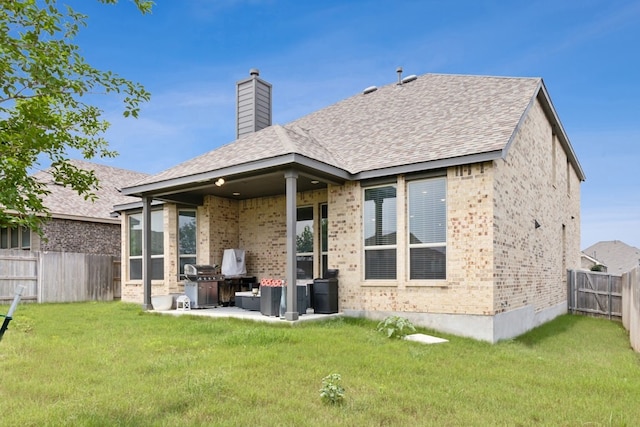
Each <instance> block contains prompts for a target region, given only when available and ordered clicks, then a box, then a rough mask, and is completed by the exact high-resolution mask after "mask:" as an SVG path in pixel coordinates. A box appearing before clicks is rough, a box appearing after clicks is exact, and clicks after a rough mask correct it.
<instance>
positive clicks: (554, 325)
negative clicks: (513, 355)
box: [513, 314, 585, 347]
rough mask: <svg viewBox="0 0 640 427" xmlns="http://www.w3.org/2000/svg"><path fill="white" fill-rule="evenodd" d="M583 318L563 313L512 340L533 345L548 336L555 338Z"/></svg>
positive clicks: (529, 345) (538, 343)
mask: <svg viewBox="0 0 640 427" xmlns="http://www.w3.org/2000/svg"><path fill="white" fill-rule="evenodd" d="M584 319H585V318H584V317H582V316H577V315H573V314H564V315H562V316H558V317H556V318H555V319H553V320H552V321H550V322H547V323H545V324H543V325H540V326H538V327H537V328H534V329H532V330H530V331H529V332H526V333H524V334H522V335H520V336H519V337H516V338H514V339H513V341H514V342H518V343H521V344H524V345H526V346H528V347H535V346H537V345H540V344H541V343H543V342H544V341H546V340H548V339H549V338H557V337H558V336H559V335H562V334H565V333H567V332H568V331H569V330H570V329H572V328H573V327H574V326H576V325H577V324H578V323H580V322H581V321H584Z"/></svg>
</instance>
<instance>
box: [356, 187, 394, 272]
mask: <svg viewBox="0 0 640 427" xmlns="http://www.w3.org/2000/svg"><path fill="white" fill-rule="evenodd" d="M363 211H364V218H363V221H364V261H365V262H364V264H365V266H364V278H365V279H387V280H389V279H395V278H396V228H397V215H396V186H395V185H388V186H384V187H373V188H366V189H365V190H364V210H363Z"/></svg>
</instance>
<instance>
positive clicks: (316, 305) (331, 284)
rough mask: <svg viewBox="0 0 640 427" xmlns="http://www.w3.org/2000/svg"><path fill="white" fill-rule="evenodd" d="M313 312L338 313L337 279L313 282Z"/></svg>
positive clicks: (315, 280)
mask: <svg viewBox="0 0 640 427" xmlns="http://www.w3.org/2000/svg"><path fill="white" fill-rule="evenodd" d="M313 311H314V313H321V314H330V313H337V312H338V279H336V278H335V277H332V278H330V279H314V280H313Z"/></svg>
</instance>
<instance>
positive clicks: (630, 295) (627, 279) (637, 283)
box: [622, 267, 640, 352]
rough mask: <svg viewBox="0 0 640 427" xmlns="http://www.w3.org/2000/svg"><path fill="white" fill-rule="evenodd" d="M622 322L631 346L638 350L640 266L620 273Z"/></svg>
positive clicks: (639, 349)
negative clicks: (627, 332)
mask: <svg viewBox="0 0 640 427" xmlns="http://www.w3.org/2000/svg"><path fill="white" fill-rule="evenodd" d="M622 324H623V325H624V327H625V328H626V329H627V331H629V340H630V341H631V347H632V348H633V349H634V350H635V351H638V352H640V267H636V268H634V269H633V270H631V271H628V272H626V273H624V274H623V275H622Z"/></svg>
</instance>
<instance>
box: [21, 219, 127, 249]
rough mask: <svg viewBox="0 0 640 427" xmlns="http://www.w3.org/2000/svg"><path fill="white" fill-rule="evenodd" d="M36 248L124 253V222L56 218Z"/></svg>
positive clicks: (37, 241) (48, 226)
mask: <svg viewBox="0 0 640 427" xmlns="http://www.w3.org/2000/svg"><path fill="white" fill-rule="evenodd" d="M43 231H44V235H45V237H46V240H40V239H34V245H33V250H41V251H52V252H75V253H87V254H98V255H113V256H116V257H119V256H120V224H107V223H99V222H86V221H74V220H68V219H57V218H52V219H51V220H50V221H47V222H46V223H45V225H44V227H43Z"/></svg>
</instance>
